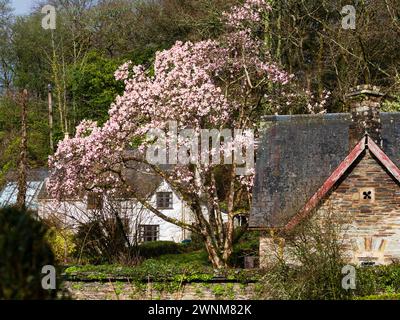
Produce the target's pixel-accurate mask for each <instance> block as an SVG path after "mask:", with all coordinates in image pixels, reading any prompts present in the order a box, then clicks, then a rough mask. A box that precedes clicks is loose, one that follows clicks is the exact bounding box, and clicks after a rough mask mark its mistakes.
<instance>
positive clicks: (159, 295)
mask: <svg viewBox="0 0 400 320" xmlns="http://www.w3.org/2000/svg"><path fill="white" fill-rule="evenodd" d="M64 287H65V289H66V290H67V291H68V292H69V295H70V297H71V298H72V299H77V300H251V299H259V298H260V295H259V293H258V292H259V289H258V285H257V284H254V283H249V284H240V283H188V284H182V285H178V286H175V285H174V286H173V287H169V286H168V284H166V283H162V284H160V283H148V284H144V285H141V286H140V287H138V286H137V285H135V284H133V283H129V282H118V281H117V282H71V281H67V282H65V283H64Z"/></svg>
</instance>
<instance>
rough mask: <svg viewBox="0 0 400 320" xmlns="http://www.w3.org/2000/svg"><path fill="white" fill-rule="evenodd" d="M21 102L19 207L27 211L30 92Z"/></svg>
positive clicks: (23, 95)
mask: <svg viewBox="0 0 400 320" xmlns="http://www.w3.org/2000/svg"><path fill="white" fill-rule="evenodd" d="M20 99H21V101H20V103H21V126H22V128H21V144H20V159H19V165H18V196H17V207H18V208H19V209H20V210H25V209H26V203H25V199H26V170H27V149H28V146H27V110H26V105H27V100H28V91H27V90H26V89H25V90H24V91H23V93H22V95H21V97H20Z"/></svg>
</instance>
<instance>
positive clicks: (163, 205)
mask: <svg viewBox="0 0 400 320" xmlns="http://www.w3.org/2000/svg"><path fill="white" fill-rule="evenodd" d="M172 208H173V203H172V192H157V209H172Z"/></svg>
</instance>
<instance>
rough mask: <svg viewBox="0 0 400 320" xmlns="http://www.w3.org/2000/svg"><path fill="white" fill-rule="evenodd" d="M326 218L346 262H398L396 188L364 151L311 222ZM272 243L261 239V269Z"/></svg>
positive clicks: (399, 225) (399, 238) (399, 198)
mask: <svg viewBox="0 0 400 320" xmlns="http://www.w3.org/2000/svg"><path fill="white" fill-rule="evenodd" d="M327 216H331V217H333V220H334V221H336V222H339V223H340V226H341V227H340V230H341V232H342V233H343V238H342V239H341V240H343V242H342V243H343V247H344V249H345V252H346V256H348V259H349V262H351V263H355V264H361V263H362V262H369V263H371V262H372V263H375V264H390V263H392V262H394V261H397V260H400V186H399V185H398V183H397V182H396V181H395V180H394V179H393V178H392V177H391V176H390V174H389V173H387V172H386V170H385V169H384V167H382V165H381V164H380V163H379V161H378V160H376V159H375V158H374V157H373V155H371V154H370V152H369V151H368V150H367V151H366V153H365V155H364V156H363V157H362V158H361V160H359V161H358V163H356V164H355V165H353V168H351V169H350V171H349V172H348V173H347V176H345V177H344V179H343V180H342V181H341V182H339V184H338V185H337V186H336V188H335V189H333V190H332V191H331V192H330V193H329V194H328V196H327V197H326V198H325V199H324V200H323V202H322V203H321V205H320V207H319V208H318V209H317V211H316V213H314V216H313V219H320V218H324V217H327ZM276 242H277V241H276V239H275V241H272V239H271V238H269V237H268V235H265V236H263V237H262V238H261V241H260V264H261V266H262V267H265V266H266V265H267V264H268V261H271V259H270V258H271V257H270V256H271V252H272V250H271V249H272V247H275V252H276V251H277V250H276V248H277V244H276ZM278 242H279V241H278ZM278 249H279V247H278ZM284 251H286V250H284ZM268 257H270V258H268Z"/></svg>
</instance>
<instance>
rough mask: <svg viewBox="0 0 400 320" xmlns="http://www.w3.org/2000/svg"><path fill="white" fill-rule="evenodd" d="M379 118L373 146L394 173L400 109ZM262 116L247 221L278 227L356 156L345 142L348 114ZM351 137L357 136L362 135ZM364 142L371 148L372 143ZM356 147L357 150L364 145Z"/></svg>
mask: <svg viewBox="0 0 400 320" xmlns="http://www.w3.org/2000/svg"><path fill="white" fill-rule="evenodd" d="M380 118H381V123H382V139H383V147H382V150H381V149H380V148H379V147H378V146H376V148H377V149H376V148H375V149H374V150H375V152H376V153H377V154H379V150H380V151H381V152H382V153H383V154H380V159H381V160H380V161H381V162H382V164H384V165H385V166H386V167H387V168H388V169H389V168H390V169H391V170H392V171H393V172H395V173H396V171H395V170H396V169H395V167H396V168H398V167H399V166H400V113H381V114H380ZM265 121H266V129H265V132H264V135H263V137H262V140H261V144H260V146H259V149H258V154H257V161H256V177H255V183H254V188H253V204H252V209H251V213H250V220H249V225H250V227H251V228H261V229H266V228H283V227H285V226H286V225H287V224H288V223H289V222H290V221H291V220H292V219H293V218H294V217H295V216H296V215H297V214H299V212H301V211H302V210H303V208H304V207H305V206H306V204H307V203H309V201H310V199H313V197H316V196H315V195H316V194H317V193H318V192H319V191H320V189H321V187H322V186H324V184H325V182H326V181H328V179H332V176H333V174H334V173H335V171H336V170H337V169H338V168H339V166H340V165H341V164H342V162H343V161H345V159H347V157H348V156H349V155H350V154H351V153H352V152H353V151H354V152H355V154H356V156H357V152H356V151H355V149H356V148H357V147H356V145H350V141H352V139H350V132H349V131H350V126H351V123H352V121H351V115H350V114H349V113H341V114H325V115H299V116H297V115H296V116H272V117H267V118H266V119H265ZM356 138H357V141H361V140H362V139H363V134H361V136H359V137H356ZM370 142H372V141H370ZM355 143H357V142H355ZM369 146H370V149H373V148H374V145H373V144H371V143H370V144H369ZM358 147H359V149H356V150H361V149H362V147H363V146H362V145H358ZM377 158H379V157H377ZM347 161H349V159H347ZM392 171H390V172H391V173H392ZM392 174H393V173H392ZM325 187H327V185H325ZM320 193H321V192H320ZM317 198H318V197H317ZM311 204H312V203H311Z"/></svg>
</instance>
